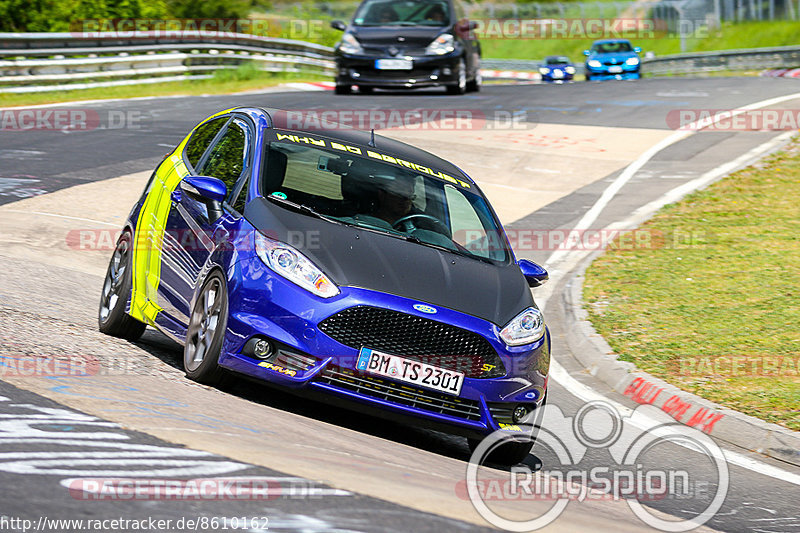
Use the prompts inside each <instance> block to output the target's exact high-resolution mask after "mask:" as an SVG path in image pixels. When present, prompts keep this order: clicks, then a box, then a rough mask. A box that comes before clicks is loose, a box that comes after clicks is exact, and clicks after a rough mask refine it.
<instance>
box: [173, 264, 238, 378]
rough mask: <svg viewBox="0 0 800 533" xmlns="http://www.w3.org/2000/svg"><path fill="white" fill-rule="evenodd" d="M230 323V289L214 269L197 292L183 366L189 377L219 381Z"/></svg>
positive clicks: (223, 372)
mask: <svg viewBox="0 0 800 533" xmlns="http://www.w3.org/2000/svg"><path fill="white" fill-rule="evenodd" d="M227 324H228V289H227V287H226V286H225V279H224V278H223V277H222V274H220V273H219V271H214V272H213V273H212V274H211V275H210V276H209V277H208V279H206V282H205V283H204V284H203V287H202V288H201V289H200V292H198V293H197V298H196V299H195V302H194V306H193V308H192V316H191V318H190V319H189V328H188V330H187V332H186V345H185V346H184V348H183V369H184V371H185V372H186V376H187V377H189V379H192V380H194V381H198V382H200V383H205V384H207V385H217V384H218V383H220V381H222V378H223V377H224V375H225V371H224V370H223V369H222V368H220V366H219V364H218V361H219V355H220V352H221V351H222V341H223V340H224V338H225V328H226V327H227Z"/></svg>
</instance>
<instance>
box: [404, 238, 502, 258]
mask: <svg viewBox="0 0 800 533" xmlns="http://www.w3.org/2000/svg"><path fill="white" fill-rule="evenodd" d="M400 237H401V238H403V239H405V240H407V241H409V242H413V243H417V244H421V245H422V246H430V247H431V248H436V249H437V250H442V251H443V252H450V253H451V254H456V255H460V256H462V257H468V258H470V259H477V260H478V261H483V262H484V263H491V262H492V261H491V260H490V259H488V258H486V257H481V256H479V255H475V254H473V253H472V252H470V251H469V250H467V249H466V248H464V249H463V250H462V249H461V248H462V247H461V246H460V245H459V244H458V243H457V242H455V241H453V244H455V245H456V248H448V247H447V246H442V245H441V244H434V243H432V242H428V241H423V240H422V239H420V238H419V237H415V236H414V235H402V234H401V235H400Z"/></svg>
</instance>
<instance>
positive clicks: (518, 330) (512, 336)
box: [500, 307, 544, 346]
mask: <svg viewBox="0 0 800 533" xmlns="http://www.w3.org/2000/svg"><path fill="white" fill-rule="evenodd" d="M542 335H544V317H542V313H541V312H540V311H539V310H538V309H536V308H535V307H529V308H527V309H526V310H524V311H523V312H521V313H520V314H518V315H517V316H516V317H514V319H513V320H512V321H511V322H509V323H508V325H507V326H506V327H504V328H503V330H502V331H501V332H500V338H501V339H503V341H504V342H505V343H506V344H508V345H509V346H520V345H522V344H530V343H532V342H534V341H537V340H539V339H540V338H542Z"/></svg>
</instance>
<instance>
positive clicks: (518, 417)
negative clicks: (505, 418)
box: [512, 405, 528, 423]
mask: <svg viewBox="0 0 800 533" xmlns="http://www.w3.org/2000/svg"><path fill="white" fill-rule="evenodd" d="M512 416H513V417H514V422H515V423H520V422H522V420H523V419H524V418H525V417H526V416H528V409H527V408H526V407H525V406H523V405H518V406H517V407H515V408H514V414H513V415H512Z"/></svg>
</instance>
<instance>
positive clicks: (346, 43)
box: [339, 33, 364, 54]
mask: <svg viewBox="0 0 800 533" xmlns="http://www.w3.org/2000/svg"><path fill="white" fill-rule="evenodd" d="M339 51H340V52H342V53H343V54H360V53H362V52H363V51H364V48H363V47H362V46H361V43H360V42H358V39H356V38H355V37H354V36H353V34H352V33H345V34H344V35H342V42H341V43H339Z"/></svg>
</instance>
